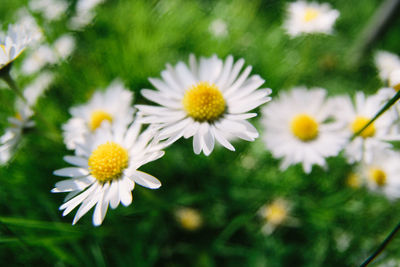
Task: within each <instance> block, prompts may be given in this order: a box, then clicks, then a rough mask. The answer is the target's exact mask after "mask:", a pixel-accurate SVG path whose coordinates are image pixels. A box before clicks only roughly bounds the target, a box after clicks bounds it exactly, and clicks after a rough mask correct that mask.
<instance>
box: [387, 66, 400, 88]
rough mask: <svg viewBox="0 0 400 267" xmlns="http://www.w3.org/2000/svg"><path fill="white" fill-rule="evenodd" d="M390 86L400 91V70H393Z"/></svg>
mask: <svg viewBox="0 0 400 267" xmlns="http://www.w3.org/2000/svg"><path fill="white" fill-rule="evenodd" d="M389 86H390V87H392V88H393V89H395V90H396V91H399V90H400V68H398V69H395V70H393V71H392V72H391V73H390V75H389Z"/></svg>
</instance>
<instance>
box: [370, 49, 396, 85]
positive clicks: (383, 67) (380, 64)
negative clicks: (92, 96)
mask: <svg viewBox="0 0 400 267" xmlns="http://www.w3.org/2000/svg"><path fill="white" fill-rule="evenodd" d="M375 66H376V68H377V69H378V72H379V77H380V78H381V79H382V81H384V82H386V81H387V80H388V79H389V76H390V73H391V72H392V71H394V70H396V69H400V58H399V57H398V56H397V55H395V54H393V53H390V52H387V51H378V52H377V53H376V54H375Z"/></svg>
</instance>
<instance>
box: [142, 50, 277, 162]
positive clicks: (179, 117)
mask: <svg viewBox="0 0 400 267" xmlns="http://www.w3.org/2000/svg"><path fill="white" fill-rule="evenodd" d="M243 64H244V60H243V59H240V60H238V61H237V62H236V63H234V62H233V57H232V56H228V58H227V59H226V60H225V62H223V61H222V60H221V59H219V58H217V57H216V56H215V55H214V56H212V57H210V58H203V57H202V58H200V62H197V61H196V58H195V57H194V56H193V55H191V56H190V59H189V67H188V66H187V65H186V64H185V63H183V62H178V64H177V65H176V66H175V67H172V66H170V65H167V69H166V70H164V71H162V72H161V76H162V80H161V79H156V78H150V79H149V80H150V82H151V83H152V84H153V85H154V87H156V88H157V90H156V91H154V90H149V89H143V90H142V91H141V93H142V95H143V96H144V97H145V98H147V99H149V100H151V101H153V102H155V103H157V104H159V105H161V107H158V106H149V105H138V106H137V108H138V109H139V110H140V112H141V114H142V115H143V116H144V117H143V122H144V123H151V124H154V125H156V126H157V127H158V128H159V129H160V133H159V136H158V137H159V138H161V139H168V141H167V142H168V143H172V142H174V141H176V140H178V139H179V138H181V137H182V136H183V137H184V138H190V137H192V136H193V149H194V152H195V153H196V154H200V153H201V151H203V152H204V154H205V155H209V154H210V153H211V152H212V151H213V149H214V144H215V140H217V142H219V143H220V144H221V145H223V146H224V147H226V148H227V149H229V150H232V151H233V150H234V147H233V146H232V145H231V143H230V142H229V141H228V139H230V138H232V137H238V138H241V139H244V140H247V141H253V140H255V138H257V137H258V132H257V130H256V129H255V128H254V126H253V125H251V124H250V123H249V122H248V121H247V119H249V118H252V117H254V116H257V114H256V113H248V112H249V111H250V110H252V109H254V108H256V107H258V106H259V105H261V104H264V103H265V102H268V101H269V100H270V99H271V98H270V97H269V95H270V94H271V89H259V90H257V89H258V88H259V87H260V86H261V85H262V84H263V83H264V80H263V79H262V78H261V77H260V76H258V75H252V76H250V77H248V76H249V74H250V72H251V66H248V67H246V69H245V70H244V71H243V72H242V73H241V74H240V75H239V73H240V71H241V69H242V67H243Z"/></svg>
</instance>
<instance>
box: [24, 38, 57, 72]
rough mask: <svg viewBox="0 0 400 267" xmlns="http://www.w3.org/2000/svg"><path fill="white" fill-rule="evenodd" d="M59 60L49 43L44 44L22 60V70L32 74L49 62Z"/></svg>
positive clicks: (52, 62)
mask: <svg viewBox="0 0 400 267" xmlns="http://www.w3.org/2000/svg"><path fill="white" fill-rule="evenodd" d="M56 62H57V57H56V55H55V53H54V51H53V49H51V48H50V46H49V45H47V44H43V45H41V46H39V47H38V48H36V49H35V50H34V51H32V53H30V54H29V55H28V56H27V57H26V58H25V59H24V61H23V62H22V67H21V72H22V73H23V74H25V75H31V74H34V73H36V72H38V71H39V70H41V69H42V68H43V67H44V66H45V65H47V64H54V63H56Z"/></svg>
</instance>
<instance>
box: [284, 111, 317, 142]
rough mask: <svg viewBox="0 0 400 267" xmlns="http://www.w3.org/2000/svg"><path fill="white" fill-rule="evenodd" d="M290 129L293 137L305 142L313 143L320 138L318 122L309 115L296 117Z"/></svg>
mask: <svg viewBox="0 0 400 267" xmlns="http://www.w3.org/2000/svg"><path fill="white" fill-rule="evenodd" d="M290 127H291V130H292V133H293V135H294V136H296V137H297V138H299V139H300V140H301V141H304V142H307V141H311V140H313V139H315V138H316V137H317V136H318V122H317V121H316V120H315V119H314V118H313V117H311V116H309V115H307V114H299V115H297V116H295V117H294V118H293V119H292V121H291V123H290Z"/></svg>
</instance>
